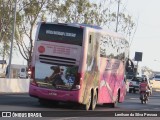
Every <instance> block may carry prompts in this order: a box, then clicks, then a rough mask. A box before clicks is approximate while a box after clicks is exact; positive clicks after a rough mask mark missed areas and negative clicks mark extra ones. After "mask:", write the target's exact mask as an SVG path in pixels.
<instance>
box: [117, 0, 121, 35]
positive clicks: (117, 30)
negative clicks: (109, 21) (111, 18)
mask: <svg viewBox="0 0 160 120" xmlns="http://www.w3.org/2000/svg"><path fill="white" fill-rule="evenodd" d="M119 6H120V0H118V9H117V20H116V32H117V31H118V24H119V21H118V20H119V19H118V16H119Z"/></svg>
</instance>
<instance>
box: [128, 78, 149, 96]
mask: <svg viewBox="0 0 160 120" xmlns="http://www.w3.org/2000/svg"><path fill="white" fill-rule="evenodd" d="M142 79H143V77H134V78H133V79H132V80H131V81H130V83H129V93H132V92H133V93H136V92H137V91H139V85H140V83H141V82H142ZM147 82H148V85H149V87H150V93H149V95H151V94H152V83H151V82H150V80H149V79H147Z"/></svg>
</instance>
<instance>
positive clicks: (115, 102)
mask: <svg viewBox="0 0 160 120" xmlns="http://www.w3.org/2000/svg"><path fill="white" fill-rule="evenodd" d="M118 101H119V92H118V94H117V96H116V100H115V101H114V103H111V107H112V108H115V107H116V106H117V104H118Z"/></svg>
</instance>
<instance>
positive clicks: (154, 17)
mask: <svg viewBox="0 0 160 120" xmlns="http://www.w3.org/2000/svg"><path fill="white" fill-rule="evenodd" d="M126 7H127V10H128V12H129V14H131V15H132V16H133V17H135V18H137V20H138V27H137V31H136V33H135V36H134V39H133V43H132V45H131V48H130V57H131V58H134V55H135V52H143V56H142V62H139V65H140V66H147V67H149V68H151V69H152V70H155V71H160V53H159V52H160V14H159V11H160V0H128V1H127V6H126Z"/></svg>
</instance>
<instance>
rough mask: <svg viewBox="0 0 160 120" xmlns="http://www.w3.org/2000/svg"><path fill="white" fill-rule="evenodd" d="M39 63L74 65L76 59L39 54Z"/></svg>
mask: <svg viewBox="0 0 160 120" xmlns="http://www.w3.org/2000/svg"><path fill="white" fill-rule="evenodd" d="M39 60H40V62H41V63H46V64H52V65H60V66H74V65H76V59H73V58H65V57H58V56H51V55H39Z"/></svg>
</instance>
